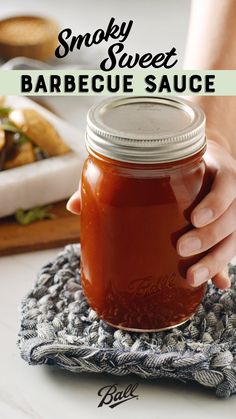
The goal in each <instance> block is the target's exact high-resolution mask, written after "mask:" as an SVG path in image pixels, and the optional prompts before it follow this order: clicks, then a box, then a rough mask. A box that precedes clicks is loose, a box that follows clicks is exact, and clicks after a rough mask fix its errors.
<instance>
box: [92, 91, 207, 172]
mask: <svg viewBox="0 0 236 419" xmlns="http://www.w3.org/2000/svg"><path fill="white" fill-rule="evenodd" d="M205 144H206V136H205V115H204V112H203V111H202V110H201V108H200V107H199V106H197V105H195V104H193V103H192V102H190V101H187V100H185V99H182V98H176V97H156V96H155V97H148V96H138V97H137V96H134V97H133V96H132V97H118V98H115V99H113V98H112V99H110V98H109V99H106V100H103V101H101V102H100V103H99V104H96V105H94V106H93V107H92V108H90V110H89V112H88V115H87V130H86V145H87V147H88V149H89V150H90V149H91V150H92V151H95V152H96V153H99V154H100V155H103V156H105V157H108V158H111V159H113V160H119V161H124V162H130V163H152V164H153V163H167V162H171V161H177V160H181V159H184V158H186V157H190V156H193V155H194V154H196V153H198V152H199V151H200V150H202V149H203V148H204V147H205Z"/></svg>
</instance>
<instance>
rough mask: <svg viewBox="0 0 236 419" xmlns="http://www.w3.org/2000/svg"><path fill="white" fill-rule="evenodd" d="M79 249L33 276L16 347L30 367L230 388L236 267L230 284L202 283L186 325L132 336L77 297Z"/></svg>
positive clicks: (234, 366)
mask: <svg viewBox="0 0 236 419" xmlns="http://www.w3.org/2000/svg"><path fill="white" fill-rule="evenodd" d="M79 264H80V247H79V245H69V246H66V247H65V249H64V250H63V251H62V252H61V253H59V254H58V255H57V257H56V258H55V260H54V261H52V262H51V263H48V264H47V265H46V266H44V267H43V268H42V270H41V271H40V272H39V274H38V278H37V280H36V283H35V285H34V287H33V289H32V290H31V291H30V292H29V293H28V295H27V296H26V297H25V298H24V300H23V302H22V310H21V328H20V332H19V340H18V344H19V347H20V350H21V355H22V357H23V359H24V360H25V361H27V362H28V363H29V364H34V365H35V364H43V363H46V364H55V365H57V366H59V367H61V368H64V369H67V370H69V371H72V372H82V371H87V372H107V373H111V374H115V375H126V374H129V373H133V374H136V375H138V376H141V377H143V378H156V379H157V378H159V377H169V378H173V379H178V380H181V381H195V382H198V383H200V384H202V385H203V386H206V387H214V388H215V389H216V395H217V396H219V397H229V396H230V395H231V394H233V393H236V266H230V276H231V280H232V286H231V288H230V289H229V290H227V291H224V292H223V291H219V290H218V289H216V288H215V287H214V286H213V285H209V286H208V290H207V293H206V296H205V299H204V301H203V302H202V304H201V305H200V306H199V308H198V310H197V312H196V313H195V315H194V316H193V317H192V319H191V320H189V321H188V322H187V323H185V324H184V325H182V326H180V327H176V328H174V329H172V330H170V331H164V332H157V333H136V332H126V331H122V330H118V329H115V328H113V327H112V326H109V325H108V324H107V323H105V322H104V321H102V320H100V319H99V318H98V317H97V315H96V313H95V312H94V310H92V309H91V308H90V307H89V306H88V303H87V301H86V299H85V297H84V295H83V292H82V288H81V283H80V270H79Z"/></svg>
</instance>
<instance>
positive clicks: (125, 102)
mask: <svg viewBox="0 0 236 419" xmlns="http://www.w3.org/2000/svg"><path fill="white" fill-rule="evenodd" d="M86 145H87V149H88V152H89V156H88V158H87V160H86V162H85V164H84V168H83V173H82V188H81V279H82V285H83V289H84V293H85V295H86V297H87V300H88V302H89V304H90V306H91V307H92V308H93V309H94V310H95V311H96V312H97V313H98V315H99V316H100V317H101V318H102V319H103V320H105V321H107V322H108V323H109V324H111V325H113V326H115V327H118V328H122V329H127V330H135V331H158V330H163V329H168V328H172V327H175V326H177V325H180V324H182V323H183V322H185V321H186V320H188V319H189V318H190V317H191V315H192V314H193V313H194V311H195V310H196V308H197V306H198V305H199V303H200V301H201V299H202V297H203V295H204V291H205V285H201V286H199V287H197V288H193V287H191V286H190V285H188V283H187V282H186V280H185V275H186V271H187V269H188V267H189V266H191V265H192V264H193V263H194V262H196V261H197V260H198V259H200V257H201V256H202V255H198V256H197V257H196V256H195V257H191V258H181V257H180V256H178V254H177V252H176V242H177V240H178V238H179V237H180V236H181V235H182V234H183V233H185V232H187V231H188V230H190V229H191V228H192V225H191V222H190V214H191V211H192V209H193V208H194V207H195V205H196V204H197V203H198V202H200V201H201V199H202V198H203V197H204V196H205V195H206V193H207V192H208V191H209V189H210V185H211V175H210V173H209V170H208V169H207V166H206V164H205V161H204V159H203V155H204V152H205V149H206V138H205V117H204V114H203V112H202V111H201V109H200V108H199V107H197V106H195V105H193V104H190V102H187V101H185V100H182V99H179V98H178V99H177V98H173V97H172V98H163V97H122V98H121V97H119V98H116V99H107V100H105V101H102V102H101V103H100V104H98V105H95V106H94V107H92V108H91V109H90V111H89V112H88V117H87V132H86Z"/></svg>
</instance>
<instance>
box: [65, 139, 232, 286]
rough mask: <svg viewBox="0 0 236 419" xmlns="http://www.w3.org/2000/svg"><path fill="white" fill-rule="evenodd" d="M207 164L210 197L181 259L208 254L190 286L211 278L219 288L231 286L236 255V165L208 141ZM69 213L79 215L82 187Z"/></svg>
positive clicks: (181, 248) (194, 217)
mask: <svg viewBox="0 0 236 419" xmlns="http://www.w3.org/2000/svg"><path fill="white" fill-rule="evenodd" d="M206 155H207V156H206V160H207V164H208V166H209V167H210V169H211V170H212V172H213V174H214V182H213V185H212V188H211V191H210V192H209V194H208V195H207V196H206V197H205V198H204V199H203V200H202V201H201V202H200V203H199V204H198V205H197V206H196V207H195V208H194V210H193V211H192V214H191V221H192V224H193V226H194V227H195V228H193V229H192V230H190V231H189V232H188V233H186V234H184V235H183V236H182V237H181V238H180V239H179V240H178V242H177V252H178V253H179V255H180V256H184V257H187V256H192V255H196V254H199V253H202V252H204V251H206V250H208V253H207V254H206V256H204V257H203V258H202V259H201V260H200V261H198V262H197V263H196V264H194V265H193V266H191V267H190V268H189V269H188V271H187V275H186V279H187V281H188V283H189V284H190V285H192V286H198V285H200V284H202V283H203V282H206V281H207V280H209V279H210V278H211V279H212V281H213V283H214V284H215V286H216V287H218V288H222V289H224V288H227V287H229V286H230V280H229V278H228V274H227V269H226V268H225V267H226V266H227V264H228V262H229V261H230V260H231V259H232V257H233V256H235V255H236V161H235V160H234V159H233V158H232V157H231V155H230V153H229V152H227V151H226V150H225V148H223V147H222V146H220V145H219V144H217V143H215V142H213V141H209V142H208V152H207V153H206ZM67 209H68V210H69V211H71V212H72V213H74V214H79V213H80V186H79V189H78V191H76V192H75V193H74V194H73V195H72V197H71V198H70V199H69V201H68V203H67Z"/></svg>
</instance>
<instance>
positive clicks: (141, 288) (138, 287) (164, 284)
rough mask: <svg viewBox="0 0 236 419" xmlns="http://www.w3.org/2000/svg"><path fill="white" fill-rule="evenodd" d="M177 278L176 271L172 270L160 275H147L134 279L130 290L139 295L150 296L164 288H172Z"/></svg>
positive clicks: (129, 287)
mask: <svg viewBox="0 0 236 419" xmlns="http://www.w3.org/2000/svg"><path fill="white" fill-rule="evenodd" d="M175 279H176V273H175V272H170V273H168V274H166V275H161V276H159V277H153V276H146V277H143V278H136V279H133V280H132V281H131V282H130V283H129V285H128V290H129V291H130V292H132V294H133V295H135V296H137V297H148V296H153V295H154V294H158V293H159V292H160V291H161V290H162V289H166V288H172V287H173V286H174V282H175Z"/></svg>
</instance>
